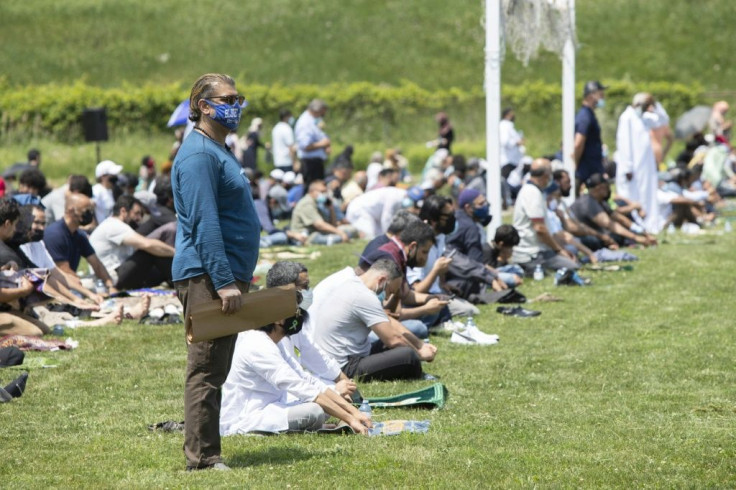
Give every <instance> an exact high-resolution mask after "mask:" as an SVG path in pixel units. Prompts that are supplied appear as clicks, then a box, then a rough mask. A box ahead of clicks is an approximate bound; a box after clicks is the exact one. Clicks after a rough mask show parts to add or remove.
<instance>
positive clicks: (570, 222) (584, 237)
mask: <svg viewBox="0 0 736 490" xmlns="http://www.w3.org/2000/svg"><path fill="white" fill-rule="evenodd" d="M552 178H553V180H554V181H555V182H556V183H557V185H558V186H559V187H560V193H561V194H562V197H569V196H570V191H571V190H572V181H571V180H570V174H568V173H567V170H561V169H560V170H555V171H554V173H553V174H552ZM550 205H551V206H553V205H552V204H550ZM554 206H556V208H555V209H552V211H554V212H555V213H556V214H557V216H558V217H559V218H560V221H561V222H562V227H563V228H564V229H565V231H567V232H569V233H570V234H572V235H574V236H576V237H578V238H579V239H580V241H581V242H582V243H583V245H585V246H586V247H588V248H589V249H591V250H598V249H600V248H603V247H606V248H610V249H611V250H616V249H617V248H618V244H617V243H616V242H615V241H614V240H613V239H612V238H611V237H610V236H608V235H607V234H606V233H601V232H600V231H597V230H596V229H594V228H591V227H590V226H588V225H586V224H585V223H583V222H581V221H580V220H578V219H577V218H576V217H575V215H574V214H573V213H572V212H571V211H570V206H568V205H567V202H566V201H565V200H564V199H561V200H559V201H557V202H556V204H555V205H554ZM554 206H553V207H554Z"/></svg>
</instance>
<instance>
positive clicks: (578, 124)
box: [573, 80, 608, 194]
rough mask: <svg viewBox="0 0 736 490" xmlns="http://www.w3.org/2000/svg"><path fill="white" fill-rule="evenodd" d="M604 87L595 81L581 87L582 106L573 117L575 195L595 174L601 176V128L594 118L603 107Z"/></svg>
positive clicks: (604, 100)
mask: <svg viewBox="0 0 736 490" xmlns="http://www.w3.org/2000/svg"><path fill="white" fill-rule="evenodd" d="M607 88H608V87H606V86H605V85H602V84H601V82H599V81H597V80H592V81H589V82H587V83H586V84H585V86H584V87H583V104H582V107H581V108H580V110H579V111H578V113H577V115H576V116H575V145H574V153H573V158H574V159H575V182H576V194H580V186H581V185H582V184H583V182H585V180H586V179H587V178H588V177H590V176H591V175H593V174H595V173H600V174H603V173H604V172H605V170H604V168H603V142H602V141H601V126H600V125H599V124H598V119H597V118H596V117H595V109H596V108H601V107H603V106H604V105H605V102H606V99H605V93H604V90H605V89H607Z"/></svg>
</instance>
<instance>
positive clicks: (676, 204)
mask: <svg viewBox="0 0 736 490" xmlns="http://www.w3.org/2000/svg"><path fill="white" fill-rule="evenodd" d="M637 100H643V101H645V102H644V103H642V104H643V105H647V104H649V105H651V107H642V111H643V112H647V111H655V110H659V111H662V110H663V109H661V106H660V105H657V104H655V103H654V102H653V98H651V97H639V99H637ZM720 109H722V107H721V108H720ZM720 114H721V115H723V113H720ZM512 122H513V121H512ZM643 127H646V126H643ZM718 128H720V131H721V132H720V133H719V135H718V137H717V138H716V139H712V138H711V139H710V141H709V140H708V139H707V138H704V137H703V136H702V134H697V135H695V136H693V137H692V139H691V141H689V142H688V144H687V145H686V148H685V151H683V153H682V154H681V155H679V156H678V158H677V163H676V165H675V166H674V167H673V168H671V169H669V170H668V171H666V172H660V173H659V175H658V177H659V185H658V188H657V189H656V202H657V203H658V207H657V208H656V209H651V204H643V203H642V202H638V201H636V200H635V199H632V198H631V196H630V195H614V194H613V190H614V189H613V186H612V184H614V183H615V181H614V175H609V174H608V173H600V172H596V173H593V174H591V175H589V176H587V177H586V178H585V180H584V181H583V182H580V183H578V186H579V187H580V189H581V190H582V192H580V194H579V195H577V196H576V198H575V199H574V200H571V199H569V198H570V195H571V192H572V189H573V183H572V180H571V175H570V174H569V173H568V171H567V170H565V169H564V167H563V165H562V163H561V162H560V161H559V160H550V159H548V158H535V159H532V158H530V157H524V158H522V157H521V155H517V156H518V157H519V158H514V159H513V162H511V163H513V168H511V167H509V166H508V165H507V168H506V170H507V171H508V172H506V175H505V176H504V177H505V179H506V182H505V184H504V185H505V186H506V193H505V194H504V207H505V206H510V207H512V209H511V210H509V212H508V217H509V219H510V221H511V224H504V225H502V226H500V227H498V228H497V230H496V233H495V236H494V237H493V239H492V240H489V239H487V238H486V226H488V224H489V223H490V222H491V219H492V216H493V214H496V213H498V214H500V213H501V212H502V210H501V209H497V210H494V209H491V207H490V204H489V202H488V199H487V190H488V189H487V187H486V177H487V175H486V172H487V171H488V168H487V165H486V163H485V162H484V161H483V160H482V159H479V158H469V159H466V158H465V157H464V156H463V155H459V154H451V153H450V152H449V151H448V149H447V148H440V149H438V150H436V151H435V152H434V153H433V154H432V155H431V156H430V157H429V158H428V159H427V163H426V165H425V168H424V170H423V172H422V175H421V177H420V179H419V182H418V185H412V184H411V181H412V176H411V174H410V173H409V172H408V169H409V165H408V162H407V160H406V159H405V158H404V157H403V156H402V155H401V153H400V151H398V150H395V149H389V150H388V151H386V152H385V153H383V152H376V153H375V154H374V155H373V156H372V157H371V161H370V162H360V163H359V164H358V165H357V167H362V166H363V164H365V165H366V167H367V168H366V170H365V171H364V170H356V164H355V163H354V162H353V152H352V148H351V147H348V148H346V149H345V151H343V152H342V153H340V154H339V155H338V156H337V157H335V158H334V160H333V162H332V164H331V165H330V166H329V167H328V168H327V175H326V176H325V178H312V179H311V180H310V181H309V182H308V183H307V185H306V186H305V185H304V177H303V175H302V174H301V173H300V172H299V170H298V165H292V166H282V168H280V167H277V168H274V169H273V170H271V171H270V172H268V173H267V174H263V173H261V172H260V171H259V170H257V169H256V170H254V169H252V168H251V169H246V172H245V173H246V175H247V176H248V177H249V179H250V187H251V192H252V195H253V199H254V205H255V207H256V210H257V213H258V216H259V219H260V222H261V227H262V236H261V241H260V247H261V248H267V247H273V246H277V245H293V246H302V245H309V246H312V245H314V246H322V245H333V244H338V243H348V242H350V241H353V240H356V239H359V240H364V241H365V243H364V244H361V245H362V247H361V248H362V252H361V253H360V256H359V258H358V259H357V260H355V262H354V263H345V264H343V267H342V268H338V269H337V270H333V271H332V273H331V274H329V275H327V277H325V278H324V279H323V280H321V281H320V282H319V283H318V284H316V285H314V287H313V288H310V279H309V272H308V269H307V267H306V266H305V265H304V264H301V263H298V262H289V261H281V262H277V263H275V264H273V265H272V266H271V268H270V270H269V272H268V274H267V277H266V283H265V286H266V287H277V286H285V285H294V287H295V288H296V290H297V291H298V298H299V305H298V308H295V312H294V315H293V316H291V317H289V318H286V319H283V320H281V321H278V322H274V323H272V324H269V325H266V326H264V327H262V328H260V329H257V330H253V331H248V332H243V333H241V334H239V337H238V341H237V345H236V348H235V354H234V358H233V363H232V368H231V370H230V374H229V376H228V378H227V381H226V383H225V385H224V387H223V410H222V418H221V424H220V430H221V433H222V434H223V435H229V434H238V433H247V432H285V431H304V430H316V429H319V428H320V427H322V425H323V424H324V422H325V420H326V419H327V417H328V416H334V417H335V418H337V419H338V420H340V421H342V422H343V423H345V424H347V425H349V426H350V427H351V428H352V429H353V430H354V431H355V432H358V433H365V432H366V431H367V429H368V428H369V427H370V425H371V423H370V420H368V419H366V417H365V416H364V415H363V414H361V413H360V412H358V411H357V410H356V409H355V408H354V405H353V402H355V401H356V400H360V394H359V391H358V389H357V388H358V387H357V385H356V380H358V381H360V382H367V381H371V380H395V379H434V376H433V375H432V374H430V373H428V372H427V369H429V368H428V363H431V362H432V361H433V360H434V359H435V358H436V356H437V355H438V349H437V347H436V346H435V345H434V344H432V343H431V342H430V341H429V334H430V332H432V331H433V330H435V329H437V328H443V326H444V325H447V324H448V323H450V324H452V323H453V322H452V319H453V317H454V318H458V317H460V318H462V317H467V316H474V315H477V314H479V312H480V310H479V309H478V307H477V306H476V304H480V303H487V302H491V301H495V299H493V298H495V296H493V294H491V293H502V292H504V291H507V290H510V289H511V290H512V289H514V288H517V287H521V286H523V284H524V280H525V278H526V277H531V276H532V275H533V273H534V271H535V270H537V269H538V268H539V267H541V268H543V269H546V270H547V271H549V272H555V271H558V270H560V269H567V270H572V271H575V270H577V269H579V268H581V267H582V266H583V264H585V263H586V262H590V263H596V262H598V261H601V260H609V259H610V257H614V258H616V257H620V256H619V255H616V254H617V253H619V252H622V251H623V250H625V249H626V248H627V247H631V246H637V247H650V246H654V245H657V243H658V241H657V236H656V234H655V233H652V232H651V231H650V230H648V228H647V226H646V222H645V221H644V220H646V218H647V216H650V215H651V214H652V213H655V214H656V215H657V216H658V217H659V219H658V220H657V222H658V223H660V224H661V226H662V227H668V226H669V225H672V226H674V227H683V226H684V225H686V224H691V225H693V226H696V227H701V226H707V225H708V224H709V223H712V222H713V221H714V220H715V219H716V216H717V210H718V207H719V206H721V205H722V204H723V197H728V196H731V195H736V193H732V190H733V189H736V172H734V163H735V162H736V156H734V155H735V154H734V151H733V150H732V149H731V147H730V144H729V141H728V138H729V136H730V135H729V132H730V125H729V124H727V123H726V122H723V121H721V123H720V124H719V125H718ZM652 138H653V141H654V138H655V134H654V132H653V133H652ZM645 139H646V138H645ZM645 139H644V140H645ZM644 140H642V141H644ZM645 143H646V142H645ZM516 144H518V142H517V143H516ZM657 148H658V151H657V163H663V162H664V155H666V153H667V151H666V149H669V143H668V144H667V145H666V147H661V146H658V147H657ZM665 148H666V149H665ZM31 156H33V155H31ZM35 156H36V157H37V160H36V161H35V163H32V162H31V161H30V158H29V164H28V165H27V166H25V167H23V168H20V167H18V171H17V178H8V179H6V180H7V182H8V183H9V184H10V185H15V184H16V183H17V189H12V188H5V189H4V192H5V194H6V196H7V197H5V198H3V199H2V201H0V262H2V266H3V268H4V269H7V270H9V271H13V272H16V273H17V274H16V275H15V276H13V277H15V279H14V280H15V281H16V282H15V283H14V284H10V283H8V282H6V283H3V286H2V287H0V307H1V308H2V312H0V319H1V321H0V335H4V334H9V333H10V334H24V335H43V334H45V333H48V332H49V330H50V326H51V322H52V321H56V319H57V318H58V317H57V316H54V315H53V314H52V313H54V312H52V311H51V308H48V304H49V303H60V304H62V305H65V307H66V314H67V315H68V314H69V313H68V311H71V310H72V309H76V310H77V311H80V310H90V311H97V310H100V309H101V307H102V305H103V303H104V302H105V299H106V294H109V293H115V292H118V291H120V290H129V289H139V288H148V287H156V286H163V287H166V286H170V285H171V258H172V257H173V256H174V254H175V247H176V244H175V240H174V237H175V231H176V211H175V209H174V207H173V199H172V194H171V181H170V177H169V176H168V175H166V174H163V173H162V174H161V175H158V176H156V174H155V167H154V165H155V164H154V163H153V162H152V160H151V159H150V157H149V158H147V159H144V160H143V162H142V163H141V168H140V172H139V175H138V176H136V175H126V174H125V173H124V172H123V168H122V166H120V165H117V164H116V163H114V162H112V161H110V160H106V161H103V162H100V163H99V164H98V165H97V167H96V169H95V179H96V183H95V184H94V185H92V184H91V183H90V181H89V180H88V178H87V177H86V176H84V175H70V176H69V178H68V179H67V180H66V182H65V183H64V184H63V185H62V186H60V187H59V188H57V189H49V186H48V183H47V181H46V179H45V177H44V176H43V173H42V172H41V171H40V168H39V166H40V155H35ZM294 163H298V162H294ZM615 170H616V165H615V162H613V166H608V167H607V172H608V171H610V172H611V173H613V172H615ZM647 203H649V201H647ZM647 206H649V208H647ZM601 251H605V252H606V253H600V252H601ZM82 258H84V259H85V262H86V264H87V265H88V266H89V269H90V270H89V272H90V273H92V274H93V275H94V277H95V278H96V279H98V280H99V281H100V282H101V283H102V284H103V285H104V287H105V288H106V289H107V293H102V292H100V291H97V290H95V289H94V288H91V287H89V284H88V283H84V282H83V281H82V280H80V277H79V275H78V274H77V273H78V272H79V270H80V265H81V262H82ZM32 271H44V272H43V274H44V275H43V277H42V280H44V281H45V282H46V285H47V286H48V288H49V289H48V290H49V291H50V292H53V297H51V298H46V299H45V300H44V301H41V302H39V301H36V300H35V299H34V300H33V301H31V300H30V299H29V298H31V297H33V296H34V295H35V294H36V293H37V290H38V288H37V287H36V286H37V283H34V282H33V281H34V280H35V279H34V276H33V275H32V274H31V272H32ZM82 272H83V273H85V272H87V271H82ZM38 274H40V272H38ZM36 279H37V278H36ZM126 308H127V309H126ZM148 308H149V304H148V303H146V304H140V305H132V306H131V305H127V307H124V306H122V305H120V306H117V307H115V308H114V309H113V310H112V311H110V312H108V313H106V314H105V315H103V316H100V315H98V318H97V319H95V320H91V321H89V322H87V324H89V325H90V326H94V325H103V324H114V323H120V321H121V320H122V319H123V318H124V317H126V316H128V317H131V316H132V317H140V316H141V315H144V314H145V313H146V312H147V311H148ZM62 310H63V308H62ZM56 311H59V310H58V309H57V310H56Z"/></svg>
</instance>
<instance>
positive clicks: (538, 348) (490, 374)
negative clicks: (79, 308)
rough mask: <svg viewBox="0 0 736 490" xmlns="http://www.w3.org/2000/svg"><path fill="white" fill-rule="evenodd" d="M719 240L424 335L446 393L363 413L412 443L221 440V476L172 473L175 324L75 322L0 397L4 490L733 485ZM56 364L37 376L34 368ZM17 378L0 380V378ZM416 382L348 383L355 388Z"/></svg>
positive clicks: (728, 300)
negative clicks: (58, 344) (440, 405)
mask: <svg viewBox="0 0 736 490" xmlns="http://www.w3.org/2000/svg"><path fill="white" fill-rule="evenodd" d="M362 245H363V244H362V243H355V244H349V245H339V246H335V247H332V248H324V249H322V256H321V257H320V258H319V259H317V260H315V261H307V262H306V264H307V266H308V267H309V268H310V274H311V278H312V283H313V284H316V283H317V282H318V281H319V280H320V279H322V278H324V277H325V276H327V275H328V274H330V273H331V272H333V271H335V270H337V269H338V268H341V267H343V266H345V265H348V264H350V265H352V264H354V263H355V261H356V257H355V253H356V252H358V251H359V250H360V249H361V247H362ZM734 246H736V233H730V234H724V235H715V234H710V235H707V236H703V237H696V238H692V237H684V236H681V235H679V234H678V235H677V236H675V237H674V238H670V239H669V240H668V241H666V242H665V243H662V244H661V245H660V246H659V247H657V248H656V249H651V250H636V251H635V253H636V254H637V255H638V256H640V258H641V260H640V261H639V262H637V263H635V266H634V270H633V271H631V272H587V273H586V274H585V275H587V276H589V277H591V278H592V279H593V281H594V285H593V286H592V287H588V288H555V287H554V286H553V284H552V280H551V278H545V279H544V280H543V281H542V282H534V281H529V282H528V283H526V284H524V286H523V288H522V289H521V290H522V291H523V292H524V293H525V294H526V295H527V296H528V297H529V298H533V297H535V296H537V295H539V294H541V293H542V292H545V291H547V292H551V293H553V294H555V295H558V296H560V297H562V298H564V301H563V302H560V303H535V304H532V305H530V307H532V308H536V309H539V310H541V311H542V312H543V314H542V316H540V317H538V318H532V319H520V318H514V317H504V316H502V315H499V314H497V313H496V312H495V307H494V306H483V307H482V308H481V312H482V313H481V315H480V317H479V318H478V324H479V326H480V328H481V329H482V330H484V331H486V332H488V333H496V334H498V335H500V338H501V342H500V344H498V345H495V346H485V347H481V346H460V345H455V344H451V343H450V342H449V336H447V335H442V336H436V337H433V339H432V341H433V342H434V343H436V344H437V346H438V349H439V354H438V356H437V359H436V361H435V362H434V363H432V364H428V365H426V370H427V371H428V372H430V373H433V374H437V375H440V376H441V380H442V382H443V383H444V384H445V385H446V386H447V388H448V389H449V391H450V398H449V400H448V403H447V405H446V406H445V408H444V409H442V410H439V411H423V410H407V409H393V410H391V409H383V410H380V409H376V410H374V418H375V419H376V420H390V419H396V418H410V419H428V420H430V421H431V427H430V431H429V433H427V434H424V435H411V434H408V435H399V436H395V437H383V438H362V437H357V436H354V437H347V436H316V435H306V436H279V437H268V438H261V437H246V436H235V437H228V438H226V439H225V440H224V456H225V458H226V461H227V463H228V464H229V465H231V466H232V467H234V471H232V472H230V473H219V472H202V473H197V474H187V473H185V472H184V471H183V467H184V459H183V454H182V450H181V446H182V441H183V438H182V435H181V434H162V433H152V432H149V431H148V430H147V429H146V426H147V425H148V424H152V423H155V422H159V421H163V420H168V419H172V420H181V419H182V418H183V403H182V398H183V396H182V395H183V375H184V365H185V357H186V349H185V344H184V332H183V328H182V327H181V326H176V325H174V326H163V327H152V326H139V325H137V324H134V323H131V322H125V323H124V324H123V325H122V326H120V327H104V328H98V329H89V330H78V331H73V332H71V336H72V337H73V338H75V339H77V340H79V341H80V346H79V348H78V349H76V350H74V351H70V352H53V353H28V354H27V358H26V359H27V360H26V363H27V364H29V366H30V367H29V368H28V369H29V370H30V379H29V384H28V389H27V392H26V393H25V395H23V397H22V398H19V399H16V400H14V401H13V402H12V403H8V404H4V405H0V411H2V413H3V417H2V418H3V423H2V430H1V431H0V482H2V485H0V486H2V487H5V488H70V487H74V488H77V487H78V488H109V487H136V488H181V487H205V486H207V487H212V488H221V487H233V488H243V487H248V488H273V487H277V488H285V487H286V488H288V487H291V488H356V487H358V488H365V487H387V488H402V487H432V488H434V487H442V488H488V487H537V486H541V487H555V488H556V487H562V488H569V487H585V488H611V487H616V488H640V487H657V488H673V487H694V488H707V487H711V488H713V487H721V488H722V487H734V486H735V485H736V454H735V453H736V441H735V440H734V434H735V433H736V431H735V429H736V398H734V391H733V386H734V382H735V381H736V375H735V374H734V369H733V360H734V358H735V357H736V346H734V342H733V329H734V326H735V325H736V322H734V319H733V317H732V316H731V315H732V314H733V313H732V312H733V297H734V296H733V291H734V286H736V279H734V274H733V266H732V264H733V258H732V257H733V250H734ZM40 358H43V360H45V361H46V362H47V363H48V364H55V365H57V366H58V367H56V368H49V369H43V368H40V367H32V366H37V365H39V363H40V362H41V359H40ZM19 372H20V371H19V370H16V369H14V368H13V369H8V370H4V371H0V375H1V376H2V381H3V382H7V381H9V379H10V378H11V377H14V376H15V375H17V374H18V373H19ZM425 385H427V382H384V383H381V382H376V383H370V384H362V385H360V389H361V391H362V392H363V394H364V396H366V397H368V398H370V397H371V396H383V395H390V394H397V393H400V392H406V391H410V390H414V389H417V388H419V387H423V386H425Z"/></svg>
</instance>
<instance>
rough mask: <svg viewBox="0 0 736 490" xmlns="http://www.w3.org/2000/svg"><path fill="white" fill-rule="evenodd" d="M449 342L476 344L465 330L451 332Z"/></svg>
mask: <svg viewBox="0 0 736 490" xmlns="http://www.w3.org/2000/svg"><path fill="white" fill-rule="evenodd" d="M450 342H452V343H453V344H465V345H469V344H478V342H476V341H475V339H474V338H472V337H470V336H469V335H468V334H466V333H465V332H457V331H455V332H452V337H450Z"/></svg>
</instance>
